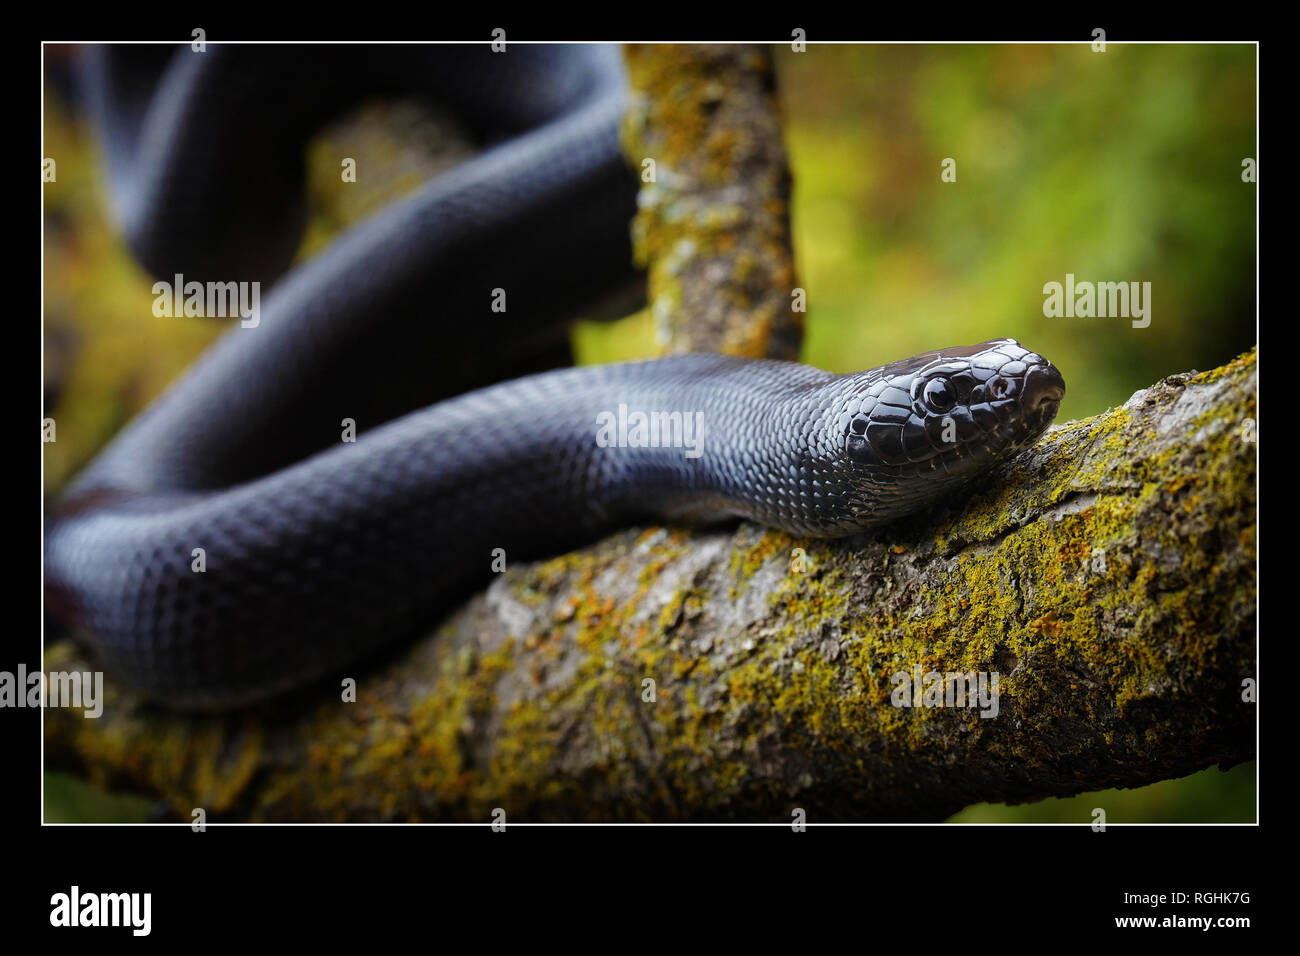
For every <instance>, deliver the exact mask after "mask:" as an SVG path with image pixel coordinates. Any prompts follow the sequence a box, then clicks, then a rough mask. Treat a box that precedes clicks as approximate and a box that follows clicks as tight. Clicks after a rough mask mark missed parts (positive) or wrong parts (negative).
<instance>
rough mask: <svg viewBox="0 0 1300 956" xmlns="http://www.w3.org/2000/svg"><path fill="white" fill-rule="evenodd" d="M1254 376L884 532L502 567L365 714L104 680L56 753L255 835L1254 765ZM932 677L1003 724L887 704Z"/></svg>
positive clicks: (764, 810) (1142, 778)
mask: <svg viewBox="0 0 1300 956" xmlns="http://www.w3.org/2000/svg"><path fill="white" fill-rule="evenodd" d="M1255 381H1256V372H1255V359H1254V355H1253V354H1251V355H1248V356H1244V357H1243V358H1241V359H1239V360H1238V361H1236V362H1234V363H1232V364H1231V365H1229V366H1226V367H1224V368H1222V369H1218V370H1216V371H1214V372H1212V373H1209V374H1207V375H1201V376H1197V377H1192V376H1190V375H1181V376H1174V377H1173V378H1170V379H1167V380H1165V381H1164V382H1161V383H1159V384H1158V385H1156V386H1155V387H1153V388H1150V389H1147V390H1145V391H1141V392H1138V393H1136V394H1135V395H1134V396H1133V398H1132V399H1131V400H1130V401H1129V402H1128V403H1126V404H1125V405H1124V407H1123V408H1119V409H1115V410H1113V411H1110V412H1107V413H1106V414H1104V415H1099V416H1096V417H1094V418H1090V419H1086V420H1084V421H1078V422H1072V423H1070V424H1068V425H1066V426H1058V427H1056V428H1053V429H1052V430H1051V431H1050V432H1049V433H1048V435H1047V436H1046V437H1045V438H1044V439H1043V440H1042V441H1040V442H1039V443H1038V445H1036V446H1035V447H1034V448H1033V449H1031V450H1030V451H1029V452H1028V453H1026V455H1024V456H1022V457H1021V458H1020V459H1019V460H1018V461H1016V462H1015V463H1014V464H1012V465H1009V466H1007V467H1006V468H1005V469H1004V470H1003V472H1002V473H1001V474H1000V475H998V476H997V477H996V478H995V479H994V480H993V482H992V483H991V485H990V486H989V487H988V488H987V489H986V490H985V491H984V492H983V493H982V494H981V495H980V496H978V497H976V498H975V499H974V500H973V501H972V502H970V504H969V505H968V506H967V507H966V508H965V509H964V510H963V511H962V512H961V513H960V514H959V515H956V516H953V517H942V516H940V517H935V518H932V519H930V520H928V521H924V522H918V523H916V524H915V525H914V526H912V527H910V528H898V529H894V530H892V531H890V532H888V533H886V534H884V535H881V536H879V537H877V538H875V539H866V538H863V539H849V540H845V541H838V542H818V541H814V540H798V539H794V538H791V537H790V536H788V535H786V534H783V533H781V532H776V531H769V530H763V529H760V528H757V527H754V526H751V525H742V526H740V527H739V528H737V529H736V530H734V531H732V532H729V533H719V532H714V533H695V534H692V533H689V532H686V531H682V530H666V529H660V528H650V529H631V530H628V531H625V532H623V533H621V534H617V535H614V536H612V537H610V538H608V539H606V540H604V541H602V542H600V543H598V544H596V545H593V546H591V547H589V548H585V549H583V550H581V551H578V552H575V553H573V554H570V555H565V556H563V557H559V558H555V559H554V560H551V561H545V562H541V563H535V564H529V565H521V566H517V567H513V568H511V569H509V570H508V571H507V572H506V573H505V574H503V575H501V576H500V577H499V578H498V579H497V580H496V581H495V582H494V583H493V584H492V585H491V586H490V587H489V588H488V589H487V591H486V592H485V593H483V594H481V595H479V596H477V597H475V598H474V599H473V600H471V601H470V602H469V603H468V604H467V605H466V606H465V607H463V608H462V609H461V610H460V611H459V612H458V613H456V614H455V615H454V616H453V617H452V618H451V619H450V620H448V621H447V622H446V623H445V624H443V625H442V626H441V627H440V628H439V629H438V630H437V631H436V632H435V633H433V634H431V635H430V636H429V637H428V638H426V639H424V640H422V641H420V642H419V643H417V644H416V645H414V646H413V647H410V648H408V649H406V650H405V651H403V652H402V653H401V654H400V656H398V657H397V658H396V659H395V660H393V661H391V662H390V663H388V664H386V665H385V666H383V667H381V668H379V669H378V670H377V671H375V672H373V673H370V674H368V675H360V676H359V685H360V687H359V696H358V700H357V702H356V703H354V704H348V703H342V702H340V700H339V694H338V692H337V691H334V690H324V691H318V692H316V693H314V694H303V695H299V696H297V697H294V698H291V699H289V700H287V701H282V702H280V703H279V704H278V705H277V706H274V707H268V708H264V709H262V710H260V711H257V712H254V713H249V714H242V715H236V716H227V717H193V716H184V715H178V714H169V713H164V712H160V711H157V710H154V709H151V708H149V707H147V706H146V705H145V704H144V703H143V702H141V701H140V700H138V699H137V698H135V697H134V696H132V695H130V694H128V693H126V692H124V691H122V690H120V689H118V688H116V687H113V686H111V685H109V686H107V687H106V695H105V696H106V702H105V706H104V714H103V717H102V718H101V719H99V720H86V719H83V718H82V717H81V714H80V712H78V711H74V710H57V709H52V710H50V711H49V712H48V713H47V715H46V755H47V758H48V760H49V761H50V763H51V765H54V766H72V767H77V768H80V769H81V770H83V771H84V772H85V773H87V774H89V775H90V776H91V777H92V778H93V779H96V780H98V781H100V782H103V783H107V784H120V785H125V786H129V787H132V788H135V789H142V790H145V791H148V792H150V793H155V794H158V795H159V796H161V797H163V798H165V799H166V800H167V801H168V803H169V804H170V805H171V806H172V807H174V808H175V810H176V811H177V812H178V813H179V814H181V815H183V816H185V817H186V818H188V814H189V811H190V809H191V808H193V807H204V808H205V809H207V811H208V813H209V816H210V817H218V818H219V817H231V818H241V819H263V820H264V819H273V820H319V819H350V820H375V819H385V820H387V819H399V820H406V819H466V820H486V819H488V818H489V816H490V814H491V811H492V810H493V808H495V807H502V808H504V809H505V810H506V812H507V814H508V817H509V818H510V819H515V820H519V819H551V820H557V819H563V820H610V819H635V820H685V819H695V820H699V819H718V818H744V819H771V820H789V819H790V813H791V809H792V808H794V807H802V808H804V809H805V810H807V812H808V814H809V816H810V818H812V819H818V818H820V819H860V820H880V819H935V818H941V817H943V816H946V815H947V814H949V813H951V812H954V811H956V810H957V809H960V808H961V807H963V806H966V805H968V804H970V803H975V802H979V801H1020V800H1030V799H1035V798H1040V797H1045V796H1065V795H1069V794H1074V793H1078V792H1082V791H1085V790H1094V789H1099V788H1104V787H1113V786H1126V787H1132V786H1139V785H1141V784H1145V783H1150V782H1153V781H1156V780H1162V779H1165V778H1169V777H1176V776H1181V775H1184V774H1187V773H1191V772H1193V771H1196V770H1199V769H1202V768H1204V767H1206V766H1209V765H1212V764H1214V763H1216V762H1217V763H1234V762H1238V761H1241V760H1246V759H1250V758H1251V756H1252V755H1253V753H1254V710H1253V705H1252V704H1247V703H1243V701H1242V680H1243V679H1244V678H1247V677H1251V676H1253V674H1254V667H1255V626H1254V616H1255V491H1254V488H1255V446H1254V444H1253V442H1251V441H1248V440H1244V438H1243V435H1248V434H1249V430H1248V429H1244V428H1243V422H1244V421H1245V420H1246V419H1252V420H1253V418H1254V416H1255ZM798 548H802V549H803V550H804V554H805V555H806V560H807V563H808V566H807V568H806V569H805V570H803V571H799V570H795V569H794V568H797V567H798V566H799V563H800V562H799V561H798V560H796V561H792V556H793V557H794V558H796V559H799V558H800V555H799V553H798V552H797V551H796V550H795V549H798ZM800 560H802V559H800ZM792 565H793V566H794V567H793V568H792ZM914 665H920V666H921V668H922V669H923V670H924V671H931V670H932V671H938V672H969V671H975V672H979V671H985V672H997V673H998V674H999V675H1000V687H999V689H1000V696H999V699H998V712H997V715H996V716H995V717H989V718H984V717H981V716H979V712H978V711H977V710H975V709H971V708H952V707H942V708H926V707H918V708H901V707H895V706H894V705H893V703H892V701H891V696H892V694H893V691H894V689H895V684H894V683H893V682H892V680H891V678H892V676H893V675H894V674H897V673H910V672H912V669H913V667H914ZM91 666H92V665H91V664H90V663H89V662H88V661H86V660H84V659H82V658H81V657H80V656H78V654H77V652H76V651H75V650H74V649H73V647H72V646H71V645H70V644H67V643H64V644H60V645H58V646H56V647H53V648H51V649H50V651H49V652H48V654H47V658H46V667H47V668H50V669H55V670H84V669H89V668H90V667H91ZM646 679H650V680H653V681H654V682H655V693H654V698H655V699H654V700H653V701H650V700H646V699H643V698H645V697H646V696H647V694H646V689H647V685H645V684H644V683H643V682H644V681H645V680H646Z"/></svg>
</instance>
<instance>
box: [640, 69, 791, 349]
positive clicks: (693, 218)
mask: <svg viewBox="0 0 1300 956" xmlns="http://www.w3.org/2000/svg"><path fill="white" fill-rule="evenodd" d="M626 55H627V64H628V73H629V76H630V80H631V86H632V99H631V103H630V105H629V107H628V111H627V115H626V117H625V118H624V121H623V151H624V153H625V154H626V155H627V158H628V161H629V162H630V163H631V164H632V166H633V168H634V169H637V170H638V171H640V173H641V180H642V182H641V192H640V196H639V198H638V201H639V204H640V208H639V211H638V213H637V216H636V219H635V221H634V222H633V226H632V235H633V239H634V241H635V247H636V256H637V260H638V262H639V263H640V264H641V265H643V266H645V267H646V269H647V270H648V280H647V281H648V286H649V289H648V297H649V302H650V307H651V310H652V312H653V315H654V320H655V328H656V335H657V338H658V340H659V344H660V345H661V346H662V347H663V348H664V350H665V351H666V352H669V353H681V352H727V353H730V354H733V355H743V356H747V357H749V358H764V357H766V358H780V359H796V358H798V356H799V345H800V342H801V340H802V337H803V312H802V311H795V309H794V306H795V304H796V302H795V300H794V299H793V298H792V293H793V292H794V290H795V286H796V284H797V283H796V280H795V271H794V256H793V253H792V252H791V246H790V171H789V164H788V163H787V161H786V154H785V146H784V143H783V142H782V138H781V121H780V114H779V111H778V108H777V101H776V94H775V80H774V78H773V68H772V57H771V52H770V51H769V50H768V49H767V48H766V47H757V46H710V45H693V46H678V45H655V46H637V45H633V46H629V47H627V54H626ZM649 163H653V170H652V171H651V167H650V166H649V165H648V164H649ZM651 172H652V173H653V178H652V179H651V178H649V177H650V176H651ZM799 308H800V309H802V305H800V306H799Z"/></svg>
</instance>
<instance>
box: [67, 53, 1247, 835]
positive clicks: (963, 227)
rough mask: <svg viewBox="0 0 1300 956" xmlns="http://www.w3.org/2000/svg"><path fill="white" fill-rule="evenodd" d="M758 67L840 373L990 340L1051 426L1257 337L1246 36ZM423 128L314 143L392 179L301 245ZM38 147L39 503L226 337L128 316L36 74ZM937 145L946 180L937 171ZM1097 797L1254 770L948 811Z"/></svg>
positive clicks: (1203, 794) (337, 225)
mask: <svg viewBox="0 0 1300 956" xmlns="http://www.w3.org/2000/svg"><path fill="white" fill-rule="evenodd" d="M58 55H59V54H57V53H55V54H52V57H53V58H54V59H55V60H57V57H58ZM65 55H66V54H65ZM776 60H777V69H778V82H779V90H780V96H781V103H782V110H783V114H784V120H785V125H786V142H787V147H788V149H789V153H790V160H791V165H792V169H793V173H794V196H793V207H792V218H793V225H794V246H795V257H796V262H797V265H798V268H799V274H800V281H801V284H802V286H803V287H804V288H805V289H806V290H807V292H808V315H807V320H808V330H807V338H806V341H805V347H804V358H805V360H806V361H808V362H810V363H811V364H814V365H818V366H820V367H823V368H826V369H830V370H833V371H851V370H856V369H862V368H868V367H872V366H875V365H878V364H881V363H882V362H884V361H888V360H891V359H896V358H900V357H903V356H906V355H910V354H913V353H915V352H920V351H923V350H926V349H930V348H934V347H936V346H941V345H951V344H957V343H967V342H977V341H981V340H984V339H989V338H996V337H1001V336H1008V335H1009V336H1012V337H1015V338H1017V339H1019V340H1020V341H1021V342H1022V343H1023V344H1026V345H1028V346H1029V347H1031V348H1033V349H1035V350H1037V351H1039V352H1041V353H1043V354H1044V355H1046V356H1047V357H1048V358H1050V359H1051V360H1052V361H1053V362H1054V363H1055V364H1056V365H1057V366H1058V367H1059V368H1060V369H1061V371H1062V373H1063V374H1064V376H1065V379H1066V382H1067V386H1068V391H1067V395H1066V398H1065V401H1064V403H1063V406H1062V409H1061V416H1060V418H1061V420H1066V419H1070V418H1078V417H1083V416H1087V415H1092V414H1095V413H1097V412H1100V411H1102V410H1104V409H1106V408H1108V407H1111V406H1115V405H1119V404H1122V403H1123V402H1124V401H1125V400H1127V399H1128V397H1129V395H1131V394H1132V393H1133V392H1134V391H1136V390H1137V389H1139V388H1143V387H1146V386H1147V385H1150V384H1151V383H1152V382H1154V381H1156V380H1157V379H1159V378H1161V377H1163V376H1165V375H1169V374H1172V373H1174V372H1180V371H1186V370H1189V369H1192V368H1197V369H1207V368H1212V367H1214V366H1217V365H1220V364H1223V363H1224V362H1227V361H1229V360H1230V359H1232V358H1233V357H1235V356H1236V355H1238V354H1239V353H1241V352H1243V351H1245V350H1247V349H1249V348H1250V347H1251V346H1253V345H1254V344H1255V342H1256V328H1257V326H1256V319H1255V296H1256V281H1255V256H1256V247H1255V232H1256V215H1255V207H1256V198H1255V197H1256V192H1255V187H1254V186H1253V185H1251V184H1246V183H1243V182H1242V181H1241V162H1242V159H1243V158H1246V157H1255V155H1256V121H1255V114H1256V102H1255V86H1256V55H1255V48H1254V47H1253V46H1244V45H1216V46H1184V45H1160V46H1127V45H1116V44H1111V45H1109V46H1108V48H1107V50H1106V52H1105V53H1100V54H1098V53H1093V52H1092V51H1091V50H1090V49H1089V47H1087V46H1086V45H1071V46H950V45H944V46H916V45H906V46H820V45H818V46H811V47H809V49H808V52H806V53H801V54H795V53H792V52H791V51H790V50H789V49H788V47H780V48H777V50H776ZM395 121H396V122H398V123H399V127H400V130H401V133H400V134H398V135H394V132H393V129H394V123H395ZM438 129H439V127H438V124H437V121H436V117H428V116H425V115H424V114H422V113H420V111H419V110H415V111H412V110H411V109H409V108H407V107H401V108H393V107H391V106H388V107H378V106H376V107H374V108H372V109H371V110H370V111H369V112H367V113H365V114H364V115H362V116H360V117H356V118H354V119H353V120H352V121H351V122H350V124H345V125H344V126H341V127H336V128H334V129H332V130H330V131H327V132H326V133H325V134H323V135H324V137H325V138H328V137H338V138H340V139H342V140H344V141H346V142H347V144H348V149H349V154H351V155H358V156H360V157H362V161H363V162H366V163H367V168H368V169H374V168H381V167H386V168H387V169H389V170H390V171H391V175H389V176H388V177H387V179H386V180H385V178H384V177H376V179H378V181H379V182H380V183H381V185H380V186H379V187H378V193H376V194H371V196H370V199H369V200H368V201H367V200H365V199H363V200H362V201H354V202H353V205H352V206H351V207H349V208H342V209H341V208H339V207H338V205H337V202H336V201H335V200H332V199H331V198H330V197H331V196H334V195H337V193H338V191H337V190H328V189H325V188H321V189H314V188H313V197H312V206H313V209H314V214H313V220H312V224H311V227H310V229H309V233H308V238H307V241H306V242H305V243H304V253H303V254H304V255H307V254H310V253H311V251H313V250H316V249H319V248H320V247H321V245H323V244H324V243H325V242H327V241H328V240H329V238H330V237H331V236H333V235H335V234H336V233H337V232H338V231H339V230H341V229H343V228H346V227H347V226H348V225H350V224H351V223H352V222H354V221H356V220H357V219H358V218H360V217H362V216H364V215H366V214H368V213H369V212H371V211H373V209H374V208H376V207H377V205H379V204H381V203H382V201H386V200H387V199H390V198H392V197H393V196H394V195H400V194H402V193H404V192H407V191H409V190H410V189H412V188H415V187H416V186H417V185H418V183H419V182H421V181H423V179H424V178H425V176H426V175H430V174H432V173H434V172H436V171H437V170H438V169H440V168H443V166H445V165H446V163H447V161H448V157H449V156H450V157H451V158H452V159H454V158H455V157H457V156H459V155H462V152H461V151H459V150H457V149H454V148H453V149H448V148H447V147H446V146H445V145H444V146H436V145H433V144H434V143H435V142H436V141H437V140H438V138H439V137H438ZM45 137H46V145H45V155H47V156H58V157H59V167H58V175H59V180H58V182H59V188H58V189H49V188H47V189H46V192H45V208H46V235H45V256H46V259H45V295H46V312H45V329H46V358H45V361H46V376H47V381H48V382H49V383H50V385H49V387H48V388H47V394H49V395H50V396H51V400H52V401H53V400H55V399H57V408H58V422H59V424H58V428H59V441H58V443H57V444H54V445H47V446H45V448H46V475H45V483H46V488H47V490H49V491H53V490H55V489H57V488H58V487H59V486H60V485H61V484H62V483H63V482H64V481H66V480H67V478H68V476H69V475H70V474H71V473H72V472H73V471H74V470H75V469H76V468H78V467H80V465H81V464H83V463H84V462H86V461H87V460H89V458H90V457H91V456H93V454H94V452H95V451H96V450H97V449H98V448H99V447H100V446H101V445H102V444H103V443H104V441H106V440H107V438H108V437H109V436H111V435H112V433H113V432H114V431H116V429H117V428H119V427H121V425H123V424H124V423H125V422H126V421H127V420H128V419H129V418H130V417H131V416H132V415H133V414H134V413H135V412H136V411H138V410H139V409H140V408H141V407H143V405H144V404H145V403H147V401H148V400H149V399H150V398H152V397H153V396H154V395H156V394H157V393H158V392H159V391H160V390H161V389H162V387H164V386H165V385H166V384H167V382H168V381H170V380H171V379H172V378H173V377H174V376H175V375H176V374H177V372H178V371H179V370H180V369H182V368H183V367H184V366H185V365H186V364H188V362H190V361H191V360H192V359H193V358H194V357H195V356H196V355H197V354H198V353H199V352H200V351H202V349H203V347H204V346H205V345H206V344H207V342H209V341H210V340H211V339H212V338H213V337H214V336H215V335H216V334H218V333H219V332H220V331H221V329H220V327H219V324H217V323H212V322H210V321H207V322H195V323H186V322H178V321H176V320H174V319H153V318H152V317H148V318H147V319H146V320H145V321H146V322H148V323H150V324H148V325H147V327H142V319H141V314H140V313H141V310H140V308H139V302H140V301H141V297H142V296H148V295H149V293H148V289H149V286H150V285H151V280H150V279H149V277H147V276H146V275H145V274H144V273H143V272H142V271H140V269H139V268H138V266H136V265H135V263H134V262H133V260H132V259H131V258H130V256H129V254H128V253H127V252H126V250H125V248H124V247H123V246H122V244H121V241H120V239H119V238H118V237H117V236H116V235H115V234H114V232H113V230H112V228H111V226H110V225H109V219H108V217H107V214H106V207H105V203H104V194H103V190H102V181H101V178H100V176H101V173H100V170H99V167H98V165H97V161H96V156H95V152H94V147H93V142H92V140H91V137H90V136H89V133H88V131H87V130H86V129H85V128H84V126H83V125H81V123H80V122H79V121H78V120H76V119H75V118H74V116H73V114H72V112H71V111H70V110H69V107H68V104H67V102H66V100H65V99H64V98H63V97H61V96H60V95H59V92H58V90H57V89H55V88H54V86H53V85H52V84H47V87H46V114H45ZM319 147H320V144H319V143H318V144H316V146H314V147H313V148H312V149H311V150H309V167H310V168H311V170H312V173H311V175H310V179H311V181H312V183H316V182H317V181H324V180H327V179H330V178H331V177H335V176H336V175H337V173H336V170H335V169H334V167H333V164H332V161H331V160H330V159H329V158H328V157H331V156H337V155H338V152H337V150H336V149H332V148H330V149H321V148H319ZM317 153H319V158H317V157H316V154H317ZM947 157H951V158H952V159H954V160H955V161H956V171H957V180H956V182H955V183H944V182H941V181H940V163H941V161H942V160H943V159H945V158H947ZM374 181H375V179H372V182H374ZM1066 273H1073V274H1074V275H1075V277H1076V279H1077V280H1080V281H1082V280H1091V281H1117V282H1118V281H1138V282H1150V283H1151V288H1152V312H1151V316H1152V320H1151V324H1150V326H1149V327H1148V328H1145V329H1134V328H1132V327H1131V324H1130V322H1129V321H1128V320H1127V319H1117V318H1047V317H1045V316H1044V315H1043V301H1044V296H1043V291H1042V289H1043V285H1044V283H1047V282H1051V281H1056V282H1064V280H1065V275H1066ZM574 343H575V347H576V351H577V354H578V356H579V360H580V361H582V362H603V361H614V360H621V359H627V358H636V357H646V356H651V355H653V354H655V348H654V343H653V329H652V325H651V323H650V321H649V317H648V315H646V314H645V313H638V314H636V315H633V316H630V317H628V318H626V319H623V320H620V321H617V322H612V323H595V322H579V323H578V325H577V326H576V328H575V336H574ZM149 806H150V803H149V802H148V801H146V800H142V799H137V798H132V797H124V796H121V795H114V796H111V797H110V796H107V795H103V794H102V793H101V792H99V791H97V790H95V789H94V788H93V787H90V786H89V785H86V784H83V783H80V782H78V781H75V780H72V779H71V778H68V777H66V776H64V775H61V774H49V775H47V781H46V815H47V816H46V818H47V820H50V821H51V822H53V821H56V820H57V821H68V820H106V819H117V820H121V819H144V818H145V815H146V814H147V812H148V808H149ZM1093 807H1103V808H1105V809H1106V811H1107V817H1108V821H1109V822H1112V823H1118V822H1138V821H1153V822H1179V821H1201V822H1232V821H1253V820H1254V819H1255V764H1254V763H1253V762H1252V763H1248V764H1244V765H1241V766H1239V767H1236V768H1233V769H1232V770H1231V771H1229V772H1227V773H1223V772H1221V771H1219V770H1217V769H1214V768H1211V769H1209V770H1206V771H1203V772H1201V773H1198V774H1194V775H1192V776H1190V777H1186V778H1184V779H1182V780H1175V781H1165V782H1163V783H1159V784H1155V785H1152V786H1149V787H1144V788H1140V789H1136V790H1112V791H1104V792H1101V793H1096V794H1083V795H1080V796H1078V797H1074V798H1071V799H1068V800H1044V801H1040V802H1038V803H1035V804H1030V805H1026V806H1015V807H1008V806H991V805H981V806H976V807H970V808H968V809H966V810H964V811H963V812H961V813H960V814H958V815H957V816H956V817H954V818H953V819H954V821H960V822H1004V821H1005V822H1027V821H1033V822H1045V821H1053V822H1055V821H1062V822H1066V821H1070V822H1089V821H1090V820H1091V812H1092V808H1093Z"/></svg>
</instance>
